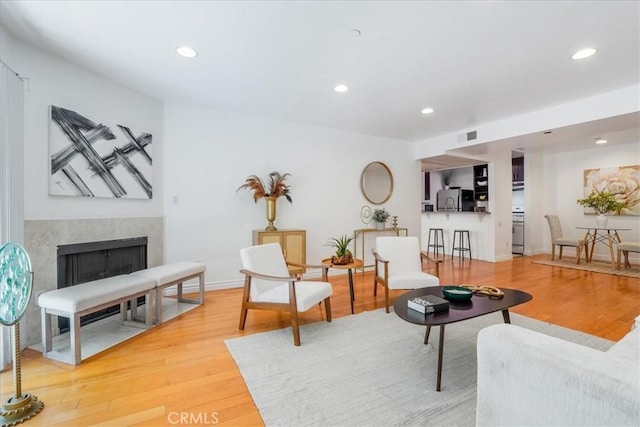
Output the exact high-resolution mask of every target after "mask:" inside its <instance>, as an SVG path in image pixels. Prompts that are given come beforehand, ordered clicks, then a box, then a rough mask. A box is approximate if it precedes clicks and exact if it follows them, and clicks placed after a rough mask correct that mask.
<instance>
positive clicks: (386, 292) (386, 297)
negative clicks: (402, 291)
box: [384, 286, 389, 313]
mask: <svg viewBox="0 0 640 427" xmlns="http://www.w3.org/2000/svg"><path fill="white" fill-rule="evenodd" d="M384 306H385V309H386V310H387V313H388V312H389V287H387V286H385V287H384Z"/></svg>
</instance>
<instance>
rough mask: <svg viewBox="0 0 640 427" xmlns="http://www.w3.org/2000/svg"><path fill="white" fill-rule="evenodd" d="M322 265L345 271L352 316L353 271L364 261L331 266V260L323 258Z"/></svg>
mask: <svg viewBox="0 0 640 427" xmlns="http://www.w3.org/2000/svg"><path fill="white" fill-rule="evenodd" d="M322 265H324V266H327V267H329V268H337V269H338V270H347V272H348V274H349V295H350V297H351V301H350V302H351V314H353V302H354V301H355V299H356V297H355V293H354V291H353V270H355V269H356V268H362V267H363V266H364V261H362V260H361V259H355V258H354V260H353V262H350V263H349V264H342V265H338V264H332V263H331V258H325V259H323V260H322Z"/></svg>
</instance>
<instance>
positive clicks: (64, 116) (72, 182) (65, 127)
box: [49, 105, 153, 199]
mask: <svg viewBox="0 0 640 427" xmlns="http://www.w3.org/2000/svg"><path fill="white" fill-rule="evenodd" d="M151 142H152V137H151V134H149V133H147V132H139V131H138V130H137V129H132V128H130V127H128V126H124V125H121V124H104V123H99V122H95V121H93V120H92V119H90V118H88V117H86V116H83V115H82V114H79V113H77V112H75V111H72V110H67V109H65V108H61V107H58V106H55V105H52V106H51V127H50V133H49V152H50V155H51V158H50V165H51V169H50V175H49V194H50V195H54V196H82V197H115V198H133V199H151V198H152V195H153V192H152V185H151V183H152V181H151V166H152V159H151V154H152V151H151Z"/></svg>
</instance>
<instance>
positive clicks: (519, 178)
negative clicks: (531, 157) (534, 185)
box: [511, 157, 524, 185]
mask: <svg viewBox="0 0 640 427" xmlns="http://www.w3.org/2000/svg"><path fill="white" fill-rule="evenodd" d="M511 178H512V181H513V183H514V184H517V185H522V184H524V157H514V158H513V159H511Z"/></svg>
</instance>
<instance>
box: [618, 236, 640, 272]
mask: <svg viewBox="0 0 640 427" xmlns="http://www.w3.org/2000/svg"><path fill="white" fill-rule="evenodd" d="M617 252H618V259H617V262H616V270H620V261H621V260H622V255H624V267H625V268H628V267H631V263H630V262H629V252H640V242H620V243H618V245H617Z"/></svg>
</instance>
